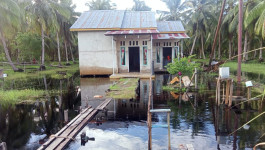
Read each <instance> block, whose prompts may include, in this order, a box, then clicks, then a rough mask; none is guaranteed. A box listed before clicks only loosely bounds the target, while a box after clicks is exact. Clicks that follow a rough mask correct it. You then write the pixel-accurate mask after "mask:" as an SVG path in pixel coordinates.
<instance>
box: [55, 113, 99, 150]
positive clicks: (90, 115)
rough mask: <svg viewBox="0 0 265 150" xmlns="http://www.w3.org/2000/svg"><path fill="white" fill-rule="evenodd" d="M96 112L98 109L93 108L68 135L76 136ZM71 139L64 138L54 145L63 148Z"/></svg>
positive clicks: (58, 149) (58, 148)
mask: <svg viewBox="0 0 265 150" xmlns="http://www.w3.org/2000/svg"><path fill="white" fill-rule="evenodd" d="M97 113H98V110H93V111H92V112H91V113H90V114H89V116H88V117H86V118H85V119H84V120H83V121H82V122H81V123H80V124H79V125H78V126H77V127H76V128H75V129H74V131H73V132H71V133H70V134H69V135H68V136H69V137H72V138H74V137H76V135H77V134H78V133H79V132H80V131H81V130H82V129H83V128H84V127H85V126H86V125H87V123H88V122H89V121H90V120H91V119H92V118H93V117H94V116H95V115H96V114H97ZM70 142H71V139H65V140H64V141H63V142H62V143H60V144H59V145H58V147H56V150H61V149H64V148H65V147H66V146H67V145H68V144H69V143H70Z"/></svg>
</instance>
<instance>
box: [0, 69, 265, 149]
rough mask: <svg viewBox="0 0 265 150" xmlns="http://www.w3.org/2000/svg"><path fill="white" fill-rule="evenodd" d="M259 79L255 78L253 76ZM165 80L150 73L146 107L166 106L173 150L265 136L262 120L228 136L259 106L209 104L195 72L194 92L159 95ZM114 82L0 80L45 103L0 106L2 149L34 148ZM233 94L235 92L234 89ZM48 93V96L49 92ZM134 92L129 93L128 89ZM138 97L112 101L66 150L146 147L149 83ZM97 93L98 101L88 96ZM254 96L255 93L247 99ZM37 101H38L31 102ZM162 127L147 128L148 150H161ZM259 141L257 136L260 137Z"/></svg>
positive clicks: (205, 85) (205, 81) (162, 117)
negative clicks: (83, 138)
mask: <svg viewBox="0 0 265 150" xmlns="http://www.w3.org/2000/svg"><path fill="white" fill-rule="evenodd" d="M253 78H258V79H259V80H260V81H263V80H264V79H263V77H262V76H261V75H259V76H256V75H253ZM170 79H171V76H170V75H166V74H164V75H156V78H155V80H153V81H152V86H153V88H152V89H153V91H152V92H153V97H152V99H153V100H152V106H151V107H152V108H154V109H158V108H170V109H171V111H172V112H171V116H170V118H171V120H170V128H171V129H170V132H171V133H170V135H171V147H172V149H177V148H179V146H180V145H181V144H183V145H185V144H192V145H193V146H194V148H195V149H252V147H253V146H254V145H255V144H256V143H259V142H263V141H265V137H261V136H262V135H263V134H264V133H265V130H264V129H265V124H264V119H265V117H264V116H261V117H260V118H258V119H256V120H255V121H253V122H252V123H250V124H249V125H248V126H245V127H244V128H242V129H240V130H239V131H238V132H235V133H234V134H232V135H229V134H230V133H232V132H233V131H234V130H235V129H237V128H238V127H240V126H242V125H243V124H244V123H246V122H248V121H249V120H251V119H252V118H254V117H255V116H257V115H258V114H260V113H261V112H263V111H264V102H262V101H260V100H258V101H252V102H249V103H243V104H239V102H234V105H235V104H238V105H237V106H236V107H234V108H233V109H228V108H226V107H225V106H219V107H217V106H216V105H215V87H216V83H215V80H214V79H213V78H210V77H209V76H207V75H205V74H201V75H200V77H199V79H198V81H199V91H197V92H189V93H183V94H178V93H172V92H167V91H163V90H162V87H163V85H166V84H167V83H168V81H169V80H170ZM114 82H115V81H111V80H110V79H109V78H81V79H80V83H79V77H73V78H69V79H65V80H54V79H51V78H49V77H43V78H37V79H28V80H15V81H4V82H2V81H1V82H0V88H1V89H4V90H10V89H26V88H34V89H40V90H45V91H47V93H46V95H45V99H46V100H47V101H45V102H41V101H38V100H37V101H36V103H34V104H31V105H22V104H21V105H16V106H6V105H0V129H1V130H0V140H2V141H5V142H7V145H8V149H11V150H12V149H36V148H37V147H39V146H40V144H42V143H43V142H44V141H45V140H46V139H45V138H46V137H47V136H48V135H50V134H54V133H56V132H57V131H59V130H60V129H61V128H62V127H63V126H64V125H65V124H66V121H65V116H64V111H65V110H69V114H68V115H69V116H68V117H69V120H70V119H72V118H73V117H74V116H76V115H77V114H78V111H79V108H80V106H81V107H83V108H84V107H86V106H88V105H91V106H93V107H96V106H97V105H99V104H100V103H101V102H102V101H103V100H105V99H106V97H105V91H106V90H107V89H108V88H109V87H110V85H112V84H113V83H114ZM78 85H80V86H81V101H80V97H79V99H78V98H77V93H76V86H78ZM235 90H236V88H235ZM240 90H241V91H240V92H239V93H240V94H243V95H242V96H245V97H246V95H244V94H246V89H245V88H244V87H240ZM51 91H52V92H51ZM132 92H135V91H132ZM137 92H138V97H137V98H135V99H129V100H127V99H116V100H113V101H111V103H110V104H109V105H108V106H107V109H106V110H104V111H102V112H100V113H98V114H97V115H96V117H95V118H94V119H93V120H92V121H91V122H90V123H89V124H88V125H87V126H86V127H85V128H84V129H83V131H84V132H86V134H87V136H89V137H90V138H91V137H94V138H95V141H88V143H86V146H82V147H81V144H80V143H81V142H80V134H81V133H82V132H80V134H79V135H78V136H77V140H76V141H74V142H72V143H71V144H70V145H69V147H68V149H73V150H75V149H97V150H98V149H133V150H136V149H147V146H148V132H147V131H148V130H147V125H146V120H147V104H148V95H149V80H140V87H139V91H137ZM235 93H236V92H235ZM95 95H102V96H103V97H102V98H94V96H95ZM252 96H255V95H252ZM36 99H38V98H36ZM152 121H153V124H155V125H165V124H167V116H166V114H163V113H154V114H152ZM167 131H168V130H167V128H153V129H152V147H153V149H167V142H168V133H167ZM260 137H261V138H260Z"/></svg>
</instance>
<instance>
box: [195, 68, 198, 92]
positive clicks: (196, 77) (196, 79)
mask: <svg viewBox="0 0 265 150" xmlns="http://www.w3.org/2000/svg"><path fill="white" fill-rule="evenodd" d="M195 89H198V70H197V68H195Z"/></svg>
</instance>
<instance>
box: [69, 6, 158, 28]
mask: <svg viewBox="0 0 265 150" xmlns="http://www.w3.org/2000/svg"><path fill="white" fill-rule="evenodd" d="M151 28H153V29H156V28H157V24H156V19H155V13H154V12H151V11H125V10H92V11H86V12H84V13H83V14H82V15H81V16H80V17H79V18H78V19H77V21H76V22H75V23H74V24H73V25H72V27H71V28H70V29H71V31H82V30H89V29H91V30H96V29H102V30H104V29H106V30H112V29H113V30H117V29H151Z"/></svg>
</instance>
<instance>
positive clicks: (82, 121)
mask: <svg viewBox="0 0 265 150" xmlns="http://www.w3.org/2000/svg"><path fill="white" fill-rule="evenodd" d="M111 100H112V99H111V98H108V99H106V100H105V101H104V102H102V103H101V104H100V105H99V106H98V107H97V108H92V107H91V106H90V107H88V108H86V109H84V110H83V111H82V112H81V113H80V114H79V115H77V116H76V117H75V118H74V119H73V120H71V121H70V122H69V123H68V124H67V125H65V126H64V127H63V128H62V129H61V130H60V131H59V132H57V133H56V134H55V135H51V136H50V139H49V140H48V141H47V142H45V143H44V144H43V145H42V146H41V147H39V148H38V150H46V149H47V150H61V149H64V148H65V147H66V146H67V145H68V144H69V143H70V142H71V141H72V140H74V138H75V137H76V135H77V134H78V133H79V132H80V131H81V130H82V129H83V128H84V127H85V126H86V125H87V123H88V122H89V121H90V120H92V119H93V117H94V116H95V115H96V114H97V113H98V112H99V111H101V110H103V109H104V108H105V107H106V106H107V105H108V104H109V103H110V101H111Z"/></svg>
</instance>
